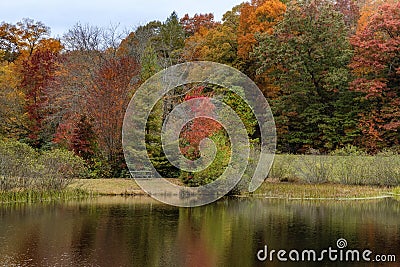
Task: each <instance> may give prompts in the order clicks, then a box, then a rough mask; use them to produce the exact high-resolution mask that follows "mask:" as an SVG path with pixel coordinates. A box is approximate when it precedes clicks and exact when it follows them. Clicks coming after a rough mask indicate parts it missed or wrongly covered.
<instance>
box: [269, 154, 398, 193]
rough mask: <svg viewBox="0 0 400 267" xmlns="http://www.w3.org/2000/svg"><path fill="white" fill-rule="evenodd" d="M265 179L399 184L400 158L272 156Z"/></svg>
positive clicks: (380, 156) (380, 155)
mask: <svg viewBox="0 0 400 267" xmlns="http://www.w3.org/2000/svg"><path fill="white" fill-rule="evenodd" d="M268 177H270V178H277V179H279V180H281V181H285V180H301V181H304V182H307V183H326V182H333V183H341V184H350V185H378V186H396V185H400V155H397V154H393V153H382V154H378V155H375V156H368V155H349V156H337V155H332V156H325V155H276V156H275V161H274V164H273V166H272V170H271V171H270V173H269V175H268Z"/></svg>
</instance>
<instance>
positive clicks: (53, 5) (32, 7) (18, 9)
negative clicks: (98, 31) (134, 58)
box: [0, 0, 244, 37]
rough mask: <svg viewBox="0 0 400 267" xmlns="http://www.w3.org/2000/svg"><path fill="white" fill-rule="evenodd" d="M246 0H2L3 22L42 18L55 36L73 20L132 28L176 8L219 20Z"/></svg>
mask: <svg viewBox="0 0 400 267" xmlns="http://www.w3.org/2000/svg"><path fill="white" fill-rule="evenodd" d="M243 1H244V0H175V1H166V0H141V1H139V0H0V22H3V21H5V22H9V23H16V22H17V21H20V20H21V19H22V18H31V19H34V20H39V21H42V22H43V23H44V24H46V25H47V26H49V27H50V28H51V32H52V36H53V37H57V36H61V35H62V34H63V33H65V32H66V31H67V30H68V29H70V28H71V27H72V26H73V25H74V24H76V23H77V22H80V23H82V24H85V23H89V24H91V25H96V26H109V25H110V24H113V25H115V24H118V23H119V24H120V26H119V27H120V29H121V30H123V29H125V28H127V29H133V28H135V27H136V26H138V25H143V24H146V23H147V22H149V21H152V20H160V21H165V19H166V18H167V17H168V16H169V15H170V14H171V13H172V12H173V11H174V10H175V11H176V12H177V13H178V16H179V17H182V16H183V15H184V14H186V13H189V15H194V14H195V13H210V12H211V13H213V14H214V16H215V18H216V19H217V20H220V19H221V18H222V15H223V14H224V13H225V12H226V11H228V10H231V9H232V7H234V6H235V5H238V4H240V3H241V2H243Z"/></svg>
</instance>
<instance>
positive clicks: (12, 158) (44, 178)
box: [0, 141, 87, 191]
mask: <svg viewBox="0 0 400 267" xmlns="http://www.w3.org/2000/svg"><path fill="white" fill-rule="evenodd" d="M86 175H87V169H86V167H85V162H84V160H83V159H81V158H80V157H78V156H76V155H75V154H74V153H73V152H71V151H67V150H63V149H55V150H50V151H45V152H42V153H38V152H36V151H35V150H34V149H33V148H31V147H30V146H28V145H27V144H24V143H21V142H18V141H0V190H1V191H9V190H17V191H21V190H26V189H34V190H60V189H64V188H65V186H66V185H68V183H69V182H70V181H71V180H72V179H74V178H82V177H84V176H86Z"/></svg>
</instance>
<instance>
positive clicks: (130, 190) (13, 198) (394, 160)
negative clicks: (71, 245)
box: [0, 155, 400, 203]
mask: <svg viewBox="0 0 400 267" xmlns="http://www.w3.org/2000/svg"><path fill="white" fill-rule="evenodd" d="M174 182H177V183H179V181H178V180H174ZM399 185H400V156H399V155H385V156H313V155H307V156H304V155H277V156H276V157H275V161H274V164H273V168H272V170H271V172H270V174H269V178H268V179H267V180H266V181H265V182H264V183H263V184H262V186H261V187H260V188H259V189H258V190H257V191H256V192H254V193H253V194H246V193H244V194H242V195H243V196H257V197H272V198H301V199H308V198H322V199H357V198H360V199H361V198H374V197H382V196H391V195H400V187H399ZM95 195H126V196H127V195H146V194H145V192H143V191H142V190H141V189H140V187H139V186H138V185H137V184H136V183H135V181H134V179H75V180H73V182H72V183H70V184H69V185H68V186H67V187H66V188H65V189H63V190H44V191H43V190H38V191H35V190H27V191H24V190H22V191H19V190H9V191H2V192H0V202H3V203H4V202H37V201H49V200H59V199H72V198H86V197H91V196H95Z"/></svg>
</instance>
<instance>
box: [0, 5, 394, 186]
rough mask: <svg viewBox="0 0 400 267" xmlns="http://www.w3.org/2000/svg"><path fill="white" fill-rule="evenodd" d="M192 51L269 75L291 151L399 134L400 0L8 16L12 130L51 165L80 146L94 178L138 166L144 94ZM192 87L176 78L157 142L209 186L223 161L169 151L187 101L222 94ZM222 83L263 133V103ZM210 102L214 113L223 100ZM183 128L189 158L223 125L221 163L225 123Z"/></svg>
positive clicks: (161, 158)
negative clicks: (126, 134) (135, 118)
mask: <svg viewBox="0 0 400 267" xmlns="http://www.w3.org/2000/svg"><path fill="white" fill-rule="evenodd" d="M190 60H209V61H215V62H219V63H223V64H228V65H230V66H233V67H235V68H237V69H239V70H241V71H242V72H244V73H246V74H247V75H248V76H249V77H250V78H252V79H253V80H254V81H255V82H256V83H257V85H258V86H259V87H260V89H261V90H262V92H263V93H264V95H265V96H266V97H267V99H268V101H269V103H270V104H271V106H272V110H273V112H274V116H275V119H276V124H277V132H278V150H279V151H280V152H283V153H287V152H290V153H295V154H296V153H306V152H310V151H314V152H315V151H316V152H317V153H323V154H327V153H330V152H331V151H334V150H336V149H341V148H343V147H349V146H356V147H358V148H359V149H360V150H363V151H365V152H367V153H378V152H379V151H381V150H382V149H385V148H390V147H396V146H398V145H399V141H400V136H399V129H400V109H399V104H400V93H399V92H400V3H399V2H398V1H395V0H391V1H388V2H385V3H381V2H379V1H370V2H369V1H364V2H363V3H359V2H356V1H355V0H338V1H332V0H297V1H294V0H293V1H283V0H282V1H280V0H251V1H250V2H246V3H243V4H241V5H238V6H235V7H233V8H232V10H230V11H227V12H226V13H225V14H224V16H223V19H222V21H220V22H218V21H215V19H214V16H213V14H211V13H210V14H195V15H194V16H189V15H188V14H186V15H184V16H183V17H182V18H179V16H178V14H176V13H175V12H174V13H172V14H171V16H170V17H168V18H167V19H166V20H165V21H164V22H160V21H151V22H149V23H147V24H146V25H142V26H140V27H138V28H137V29H136V30H135V31H133V32H131V33H129V34H122V33H120V32H119V31H118V29H117V28H109V29H104V28H99V27H96V26H91V25H82V24H79V23H78V24H76V25H75V26H73V27H72V28H71V29H70V30H69V31H68V32H66V33H65V34H64V36H63V37H62V38H61V39H60V40H55V39H53V38H51V37H50V29H49V27H47V26H46V25H44V24H43V23H42V22H39V21H34V20H31V19H23V20H22V21H21V22H18V23H16V24H15V25H14V24H10V23H7V22H2V23H1V24H0V103H1V109H0V138H7V139H13V140H18V141H19V142H22V143H25V144H27V145H29V146H24V145H22V143H18V146H24V149H28V150H29V149H30V148H34V149H36V150H35V151H39V153H42V152H41V151H51V152H45V153H48V154H43V155H46V156H42V157H41V162H42V163H41V164H42V165H43V164H44V165H46V164H49V165H53V167H56V166H57V164H55V163H54V164H53V163H52V162H53V159H54V158H57V157H64V156H65V157H67V158H69V157H70V155H67V154H65V153H66V152H65V150H69V151H72V152H73V153H74V154H75V155H76V156H79V157H80V158H81V159H83V160H84V161H85V164H86V165H87V167H88V168H89V173H90V175H91V176H92V177H99V176H103V177H123V176H126V175H128V174H127V170H126V165H125V162H124V159H123V153H122V144H121V128H122V120H123V116H124V112H125V108H126V106H127V104H128V102H129V100H130V98H131V96H132V95H133V94H134V93H135V90H136V89H137V88H138V87H139V86H140V84H141V83H143V82H145V81H146V79H148V78H149V77H151V76H152V75H153V74H155V73H156V72H158V71H159V70H161V69H163V68H166V67H168V66H171V65H173V64H176V63H181V62H184V61H190ZM189 87H190V86H189ZM189 87H188V86H186V87H185V86H184V87H183V88H176V89H175V90H173V92H171V93H169V94H168V95H166V96H165V98H163V99H162V101H160V102H159V103H158V104H157V105H156V107H155V108H154V110H153V112H152V114H151V116H150V119H149V121H148V124H147V135H146V140H147V149H148V151H147V153H148V155H149V156H150V158H151V160H152V161H153V163H154V165H155V166H156V168H157V169H158V170H160V172H161V173H162V174H164V175H166V176H170V177H178V176H180V177H182V179H183V180H184V181H185V182H187V183H192V184H194V185H197V184H202V183H204V181H205V180H207V179H208V178H207V177H211V176H217V174H216V173H214V171H216V172H218V171H220V170H215V168H214V169H213V170H211V169H210V170H208V171H209V173H207V172H205V173H204V172H203V173H200V174H197V175H194V176H193V175H192V174H188V173H180V172H179V170H177V169H176V168H174V167H173V166H172V165H171V164H169V163H168V161H167V159H166V157H165V155H164V154H163V152H162V149H161V146H160V142H161V141H160V137H159V134H160V130H161V127H162V123H163V121H164V119H165V117H166V114H168V113H169V112H170V111H171V110H172V109H173V108H174V107H175V106H176V105H177V104H179V103H181V102H183V101H185V100H188V99H190V98H193V97H203V96H211V95H212V96H214V95H215V96H216V95H218V94H221V93H223V89H221V88H213V87H207V88H206V90H204V87H201V86H200V85H198V86H195V87H190V88H189ZM243 93H244V94H245V93H246V92H243ZM185 94H186V96H184V95H185ZM223 95H224V96H223V100H224V102H225V103H227V104H228V105H230V106H231V107H232V108H233V109H234V110H235V111H236V112H238V113H239V115H240V117H241V118H242V119H243V120H244V123H245V126H246V129H247V131H248V133H249V137H250V138H251V140H252V142H253V143H254V144H255V145H257V137H258V136H257V125H256V123H254V122H255V120H254V116H253V115H252V114H251V111H250V110H249V109H248V108H246V107H244V106H243V105H244V103H242V102H240V98H239V97H238V96H235V95H234V94H229V93H228V94H227V93H225V94H223ZM201 109H202V110H203V111H204V110H206V111H207V112H213V107H212V104H211V103H207V102H204V107H202V108H201ZM181 137H182V142H181V150H182V152H183V154H185V156H186V157H188V158H196V157H198V145H199V141H200V140H201V139H202V138H204V137H210V138H211V139H212V140H214V141H215V142H216V144H217V146H218V148H219V151H220V152H219V153H217V161H216V163H215V164H216V165H218V166H224V165H225V164H226V160H225V159H224V157H223V155H224V154H225V155H226V154H229V149H228V146H229V142H227V138H226V136H225V133H224V131H223V129H221V127H220V125H218V124H213V123H212V124H208V125H207V124H206V123H204V122H203V121H201V120H197V121H193V122H192V123H191V124H189V125H188V126H187V127H186V128H184V131H183V133H182V134H181ZM29 147H30V148H29ZM56 149H64V150H56ZM7 153H8V152H7ZM32 153H33V152H32ZM32 153H31V152H29V153H27V154H29V155H30V154H32ZM35 153H37V152H35ZM34 158H37V157H36V156H35V157H34ZM23 160H28V158H24V159H23ZM46 162H47V163H46ZM42 165H41V166H42ZM60 168H63V167H62V166H60ZM205 171H206V170H205ZM66 172H68V170H66ZM18 175H19V174H18ZM18 175H17V174H15V175H14V174H13V175H11V176H15V177H16V176H18ZM52 175H53V174H52ZM54 175H55V174H54ZM1 177H5V174H2V176H1Z"/></svg>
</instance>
